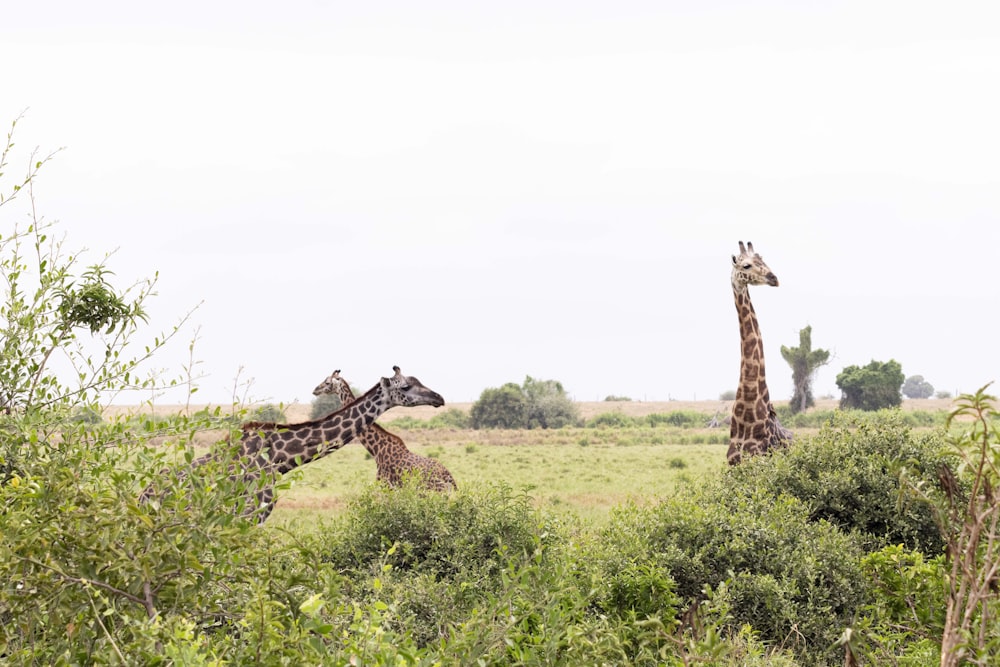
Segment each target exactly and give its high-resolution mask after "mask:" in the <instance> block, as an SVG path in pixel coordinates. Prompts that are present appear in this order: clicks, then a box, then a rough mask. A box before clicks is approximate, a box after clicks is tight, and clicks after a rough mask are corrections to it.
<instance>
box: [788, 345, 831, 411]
mask: <svg viewBox="0 0 1000 667" xmlns="http://www.w3.org/2000/svg"><path fill="white" fill-rule="evenodd" d="M781 356H782V357H784V359H785V361H787V362H788V365H789V366H791V367H792V386H793V387H794V390H793V392H792V400H791V401H790V402H789V407H790V408H791V409H792V413H793V414H794V413H796V412H805V410H806V408H810V407H812V406H813V405H815V404H816V401H815V400H814V399H813V394H812V378H813V375H814V374H815V373H816V370H817V369H818V368H819V367H820V366H823V365H824V364H826V363H827V362H828V361H829V360H830V352H829V350H814V349H812V327H811V326H807V327H806V328H805V329H802V330H800V331H799V346H798V347H785V346H784V345H782V346H781Z"/></svg>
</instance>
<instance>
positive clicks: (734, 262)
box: [733, 255, 736, 266]
mask: <svg viewBox="0 0 1000 667" xmlns="http://www.w3.org/2000/svg"><path fill="white" fill-rule="evenodd" d="M733 266H736V255H733Z"/></svg>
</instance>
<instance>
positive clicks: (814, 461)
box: [715, 410, 945, 554]
mask: <svg viewBox="0 0 1000 667" xmlns="http://www.w3.org/2000/svg"><path fill="white" fill-rule="evenodd" d="M903 414H904V413H902V412H900V411H899V410H892V411H882V412H878V413H861V418H860V419H856V417H857V416H858V415H850V414H848V415H843V416H841V415H835V416H834V424H833V425H831V426H828V427H826V428H824V429H823V430H821V432H820V433H819V434H818V435H816V436H815V437H811V438H799V439H798V440H796V441H793V443H792V445H791V446H790V447H789V448H788V449H787V450H786V451H785V452H783V453H782V454H781V455H779V456H766V457H755V458H754V460H753V461H752V462H746V463H745V464H744V465H741V466H736V467H733V468H730V469H727V470H726V472H725V473H724V474H723V476H722V477H720V478H719V479H718V480H717V481H716V482H715V484H716V485H717V486H718V493H720V494H721V493H723V492H724V490H728V492H729V493H735V494H739V495H749V494H752V493H766V494H768V495H770V496H771V497H773V498H776V499H777V498H779V497H781V496H783V495H791V496H794V497H795V498H798V499H799V500H801V501H802V502H803V503H804V504H805V505H806V506H807V507H808V508H809V516H810V518H812V519H813V520H826V521H830V522H831V523H834V524H836V525H838V526H840V527H841V528H842V529H843V530H845V531H858V532H859V533H861V534H862V535H863V537H864V541H865V544H866V545H867V546H868V548H869V549H878V548H881V547H882V546H884V545H889V544H904V545H906V546H908V547H909V548H912V549H919V550H921V551H923V552H924V553H926V554H936V553H939V552H940V550H941V548H942V546H943V542H942V540H941V534H940V531H939V530H938V527H937V525H936V523H935V521H934V517H933V513H932V512H931V509H930V507H929V506H928V505H927V504H926V503H922V502H918V501H916V500H914V499H907V497H906V494H905V493H904V488H903V487H902V486H901V483H900V472H901V469H902V466H903V464H904V463H906V464H908V465H909V466H910V468H911V472H910V473H909V474H911V475H919V476H922V479H924V480H926V481H927V482H929V483H933V484H934V485H935V486H936V479H937V477H936V476H937V470H938V468H939V467H940V465H941V464H942V463H943V462H944V460H945V458H944V453H943V442H942V437H941V434H940V433H937V432H932V433H923V434H914V433H913V432H912V431H911V430H910V428H909V427H908V426H907V425H906V424H905V423H904V420H903V419H902V416H903Z"/></svg>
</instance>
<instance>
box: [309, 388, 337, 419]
mask: <svg viewBox="0 0 1000 667" xmlns="http://www.w3.org/2000/svg"><path fill="white" fill-rule="evenodd" d="M340 408H341V403H340V396H337V395H336V394H320V395H319V396H317V397H316V398H314V399H313V402H312V407H311V408H310V409H309V419H319V418H320V417H325V416H326V415H328V414H330V413H331V412H333V411H334V410H339V409H340Z"/></svg>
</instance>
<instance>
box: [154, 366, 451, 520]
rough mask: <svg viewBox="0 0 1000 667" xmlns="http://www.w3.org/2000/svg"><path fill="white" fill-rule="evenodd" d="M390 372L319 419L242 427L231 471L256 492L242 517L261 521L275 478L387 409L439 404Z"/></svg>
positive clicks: (212, 456) (214, 455)
mask: <svg viewBox="0 0 1000 667" xmlns="http://www.w3.org/2000/svg"><path fill="white" fill-rule="evenodd" d="M392 370H393V371H395V375H393V376H392V377H391V378H382V379H381V380H380V381H379V382H378V384H376V385H375V386H374V387H372V388H371V389H369V390H368V392H367V393H365V394H364V396H362V397H361V398H359V399H357V400H356V401H354V402H353V403H351V404H350V405H345V406H343V407H341V409H340V410H337V411H336V412H332V413H330V414H328V415H326V416H325V417H321V418H320V419H314V420H312V421H307V422H302V423H299V424H275V423H271V422H248V423H246V424H243V426H241V427H240V430H241V431H242V435H241V436H240V446H239V450H238V451H237V453H236V457H235V460H234V461H233V464H232V468H234V469H235V470H234V471H233V472H234V475H240V476H241V477H242V479H243V481H244V482H245V483H246V486H247V489H248V490H249V489H250V488H254V489H255V490H256V492H255V496H256V502H255V503H248V504H247V506H246V508H245V510H244V511H243V515H244V516H246V517H251V516H256V517H257V521H258V523H263V522H264V521H265V520H266V519H267V517H268V516H270V514H271V510H273V509H274V483H275V481H276V480H277V478H278V477H279V476H280V475H283V474H284V473H286V472H288V471H290V470H293V469H295V468H297V467H298V466H301V465H304V464H306V463H309V462H310V461H315V460H317V459H320V458H322V457H324V456H326V455H327V454H329V453H330V452H333V451H336V450H337V449H340V448H341V447H343V446H344V445H346V444H347V443H349V442H350V441H351V440H353V439H354V438H355V437H357V436H358V435H359V434H360V433H364V432H365V429H367V428H368V426H369V425H371V424H372V422H374V421H375V420H376V419H377V418H378V417H379V416H380V415H382V414H383V413H384V412H385V411H386V410H388V409H389V408H392V407H395V406H407V407H409V406H415V405H433V406H434V407H440V406H442V405H444V399H443V398H441V395H440V394H438V393H437V392H435V391H432V390H430V389H428V388H427V387H425V386H424V385H422V384H421V383H420V381H419V380H417V378H415V377H408V376H405V375H403V374H402V373H401V372H400V370H399V367H398V366H393V367H392ZM223 451H226V450H223ZM223 455H225V454H223V452H221V451H216V452H211V453H209V454H206V455H205V456H202V457H201V458H198V459H196V460H195V461H193V462H192V463H191V465H190V466H188V468H187V469H186V470H183V471H180V472H179V473H178V475H177V476H178V478H179V479H184V478H185V477H186V476H187V475H188V474H189V473H191V472H193V471H194V470H196V469H197V468H199V467H200V466H202V465H204V464H206V463H208V462H209V461H215V460H218V459H219V457H220V456H223ZM262 478H263V479H262ZM154 494H155V490H154V489H153V486H152V485H150V486H149V487H147V488H146V490H145V491H143V492H142V495H141V496H140V500H148V499H150V498H151V497H153V495H154Z"/></svg>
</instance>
